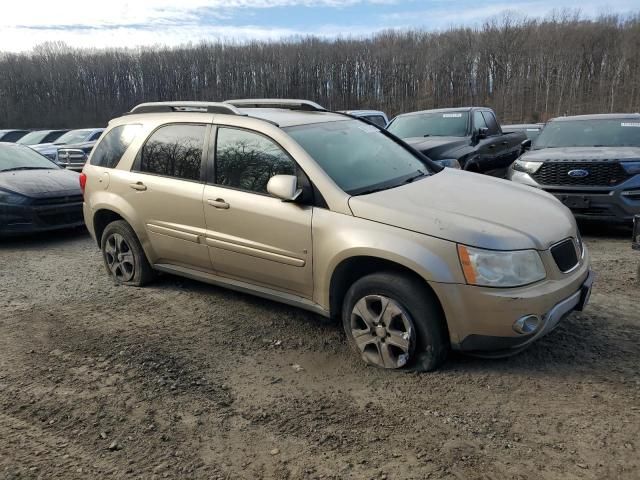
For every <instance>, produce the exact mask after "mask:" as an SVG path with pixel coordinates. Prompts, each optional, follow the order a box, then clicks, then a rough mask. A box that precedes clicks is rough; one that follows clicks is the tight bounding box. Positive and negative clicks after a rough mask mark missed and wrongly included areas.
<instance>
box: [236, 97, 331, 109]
mask: <svg viewBox="0 0 640 480" xmlns="http://www.w3.org/2000/svg"><path fill="white" fill-rule="evenodd" d="M224 103H226V104H229V105H233V106H234V107H239V108H280V109H284V110H302V111H305V112H326V111H327V110H326V109H325V108H324V107H323V106H322V105H318V104H317V103H315V102H312V101H310V100H290V99H282V98H243V99H238V100H225V102H224Z"/></svg>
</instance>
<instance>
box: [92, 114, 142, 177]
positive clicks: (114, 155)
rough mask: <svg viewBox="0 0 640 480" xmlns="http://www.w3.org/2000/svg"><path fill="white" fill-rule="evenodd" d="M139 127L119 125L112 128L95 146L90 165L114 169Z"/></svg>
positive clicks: (135, 125) (136, 125)
mask: <svg viewBox="0 0 640 480" xmlns="http://www.w3.org/2000/svg"><path fill="white" fill-rule="evenodd" d="M140 127H141V125H138V124H134V125H121V126H119V127H115V128H112V129H111V130H109V133H107V134H106V135H105V137H104V138H103V139H102V141H101V142H100V143H98V145H97V146H96V148H95V150H94V151H93V155H92V156H91V165H96V166H98V167H106V168H115V167H116V165H118V162H119V161H120V159H121V158H122V155H124V152H125V151H126V150H127V148H129V145H131V142H132V141H133V139H134V138H135V137H136V135H137V134H138V132H139V131H140Z"/></svg>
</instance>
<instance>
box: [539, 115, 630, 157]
mask: <svg viewBox="0 0 640 480" xmlns="http://www.w3.org/2000/svg"><path fill="white" fill-rule="evenodd" d="M562 147H640V121H638V120H628V119H624V118H619V119H607V120H602V119H597V120H561V121H556V122H550V123H548V124H547V125H546V126H545V127H544V128H543V129H542V132H540V135H539V136H538V138H536V140H535V142H534V144H533V148H534V149H536V150H539V149H541V148H562Z"/></svg>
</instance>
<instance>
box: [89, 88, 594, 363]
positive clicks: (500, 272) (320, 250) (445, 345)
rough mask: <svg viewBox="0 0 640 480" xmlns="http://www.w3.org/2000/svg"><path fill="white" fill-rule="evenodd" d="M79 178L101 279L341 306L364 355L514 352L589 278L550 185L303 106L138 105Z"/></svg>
mask: <svg viewBox="0 0 640 480" xmlns="http://www.w3.org/2000/svg"><path fill="white" fill-rule="evenodd" d="M80 183H81V186H82V187H83V189H84V218H85V222H86V224H87V227H88V228H89V231H90V232H91V234H92V235H93V237H94V238H95V239H96V241H97V243H98V245H99V246H100V248H101V250H102V254H103V258H104V264H105V266H106V269H107V272H108V273H109V274H110V275H111V276H112V277H113V278H114V279H115V280H116V281H117V282H119V283H122V284H126V285H134V286H141V285H143V284H145V283H147V282H148V281H150V280H151V279H152V278H153V277H154V273H155V272H156V271H160V272H168V273H172V274H176V275H182V276H185V277H189V278H193V279H197V280H202V281H204V282H208V283H212V284H215V285H220V286H224V287H228V288H231V289H234V290H240V291H243V292H247V293H251V294H254V295H258V296H261V297H265V298H268V299H271V300H276V301H279V302H283V303H287V304H289V305H294V306H296V307H301V308H304V309H307V310H310V311H312V312H316V313H318V314H320V315H324V316H327V317H335V318H340V319H341V321H342V323H343V325H344V329H345V331H346V335H347V338H348V340H349V342H350V344H351V345H352V347H353V348H354V350H355V351H356V352H357V353H358V355H360V356H361V357H362V358H363V359H364V361H365V362H367V363H369V364H372V365H376V366H379V367H384V368H392V369H395V368H413V369H417V370H431V369H434V368H436V367H437V366H438V365H439V364H440V363H441V362H442V361H443V360H444V359H445V357H446V354H447V352H448V351H449V349H450V348H453V349H455V350H461V351H466V352H473V353H483V354H491V355H508V354H511V353H515V352H517V351H519V350H521V349H523V348H524V347H526V346H527V345H529V344H530V343H531V342H533V341H534V340H536V339H537V338H540V337H541V336H542V335H544V334H546V333H548V332H549V331H550V330H552V329H553V328H554V327H555V326H556V325H557V324H558V322H559V321H560V320H562V319H563V318H564V317H566V316H567V315H568V314H569V313H570V312H572V311H573V310H581V309H582V308H583V307H584V306H585V304H586V302H587V301H588V298H589V293H590V291H591V284H592V275H591V272H590V268H589V255H588V252H587V249H586V247H585V246H584V245H583V243H582V242H581V240H580V236H579V233H578V230H577V227H576V223H575V220H574V218H573V216H572V215H571V212H570V211H569V210H568V209H567V208H565V207H564V206H563V205H562V204H561V203H560V202H558V201H557V200H556V199H555V198H554V197H552V196H551V195H549V194H547V193H545V192H543V191H539V190H536V189H533V188H530V187H526V186H520V185H516V184H514V183H511V182H508V181H505V180H498V179H495V178H490V177H486V176H481V175H477V174H473V173H468V172H464V171H459V170H454V169H449V168H444V169H443V168H442V167H440V166H439V165H437V164H435V163H434V162H432V161H431V160H429V159H428V158H426V157H425V156H424V155H422V154H421V153H419V152H417V151H416V150H414V149H412V148H411V147H410V146H408V145H407V144H405V143H404V142H403V141H402V140H400V139H398V138H396V137H395V136H393V135H392V134H390V133H388V132H386V131H385V130H384V129H383V128H380V127H378V126H376V125H374V124H372V123H370V122H368V121H366V120H363V119H358V118H355V117H351V116H349V115H347V114H342V113H332V112H329V111H326V110H325V109H324V108H322V107H321V106H319V105H317V104H315V103H313V102H308V101H303V100H268V99H263V100H255V99H254V100H234V101H228V102H223V103H203V102H163V103H147V104H142V105H139V106H137V107H135V108H134V109H133V110H132V111H131V112H130V113H128V114H126V115H124V116H122V117H120V118H117V119H115V120H112V121H111V122H110V124H109V127H108V129H107V131H106V132H105V134H104V135H103V136H102V138H101V139H100V141H99V143H98V144H97V146H96V147H95V149H94V150H93V152H92V154H91V157H90V159H89V161H88V163H87V165H86V166H85V167H84V170H83V174H82V175H81V177H80Z"/></svg>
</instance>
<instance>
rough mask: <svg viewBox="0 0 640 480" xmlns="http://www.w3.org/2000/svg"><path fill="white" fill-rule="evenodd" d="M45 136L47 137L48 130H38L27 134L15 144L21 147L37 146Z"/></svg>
mask: <svg viewBox="0 0 640 480" xmlns="http://www.w3.org/2000/svg"><path fill="white" fill-rule="evenodd" d="M47 135H49V130H40V131H38V132H30V133H27V134H26V135H25V136H24V137H22V138H21V139H20V140H18V141H17V142H16V143H19V144H21V145H37V144H38V143H40V142H41V141H42V139H43V138H44V137H46V136H47Z"/></svg>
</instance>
